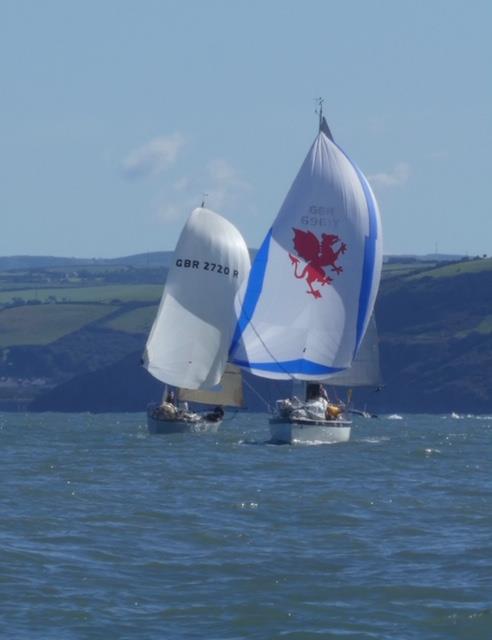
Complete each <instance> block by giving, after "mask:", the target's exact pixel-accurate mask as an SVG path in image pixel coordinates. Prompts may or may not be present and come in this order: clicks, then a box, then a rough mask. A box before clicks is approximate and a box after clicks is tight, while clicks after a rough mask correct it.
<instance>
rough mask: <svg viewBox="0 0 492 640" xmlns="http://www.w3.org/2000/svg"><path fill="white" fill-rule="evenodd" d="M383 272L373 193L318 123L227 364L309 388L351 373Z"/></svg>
mask: <svg viewBox="0 0 492 640" xmlns="http://www.w3.org/2000/svg"><path fill="white" fill-rule="evenodd" d="M381 265H382V238H381V223H380V218H379V211H378V206H377V203H376V200H375V197H374V194H373V193H372V190H371V188H370V186H369V183H368V182H367V179H366V178H365V176H364V175H363V174H362V172H361V171H360V170H359V169H358V167H357V166H356V165H355V164H354V163H353V162H352V161H351V160H350V159H349V158H348V156H347V155H346V154H345V152H344V151H343V150H342V149H341V148H340V147H339V146H338V145H337V144H336V143H335V142H334V141H333V139H332V137H331V133H330V131H329V129H328V127H327V125H326V122H325V121H324V119H322V121H321V126H320V131H319V133H318V135H317V137H316V139H315V141H314V143H313V145H312V147H311V149H310V150H309V153H308V155H307V157H306V159H305V160H304V163H303V165H302V166H301V169H300V171H299V173H298V175H297V177H296V178H295V180H294V182H293V184H292V186H291V188H290V191H289V192H288V194H287V197H286V198H285V201H284V203H283V205H282V207H281V209H280V211H279V213H278V215H277V217H276V219H275V220H274V222H273V226H272V228H271V229H270V231H269V232H268V234H267V236H266V238H265V240H264V242H263V244H262V246H261V248H260V250H259V251H258V254H257V256H256V258H255V261H254V263H253V266H252V268H251V272H250V276H249V279H248V281H247V282H245V283H244V284H243V285H242V287H241V288H240V290H239V292H238V295H237V297H236V313H237V316H238V322H237V325H236V330H235V333H234V337H233V341H232V345H231V361H232V362H235V363H236V364H237V365H239V366H240V367H242V368H245V369H247V370H249V371H251V372H252V373H254V374H255V375H258V376H264V377H267V378H276V379H298V380H307V381H309V380H320V379H325V378H327V377H328V376H330V375H331V374H333V373H336V372H338V371H341V370H343V369H346V368H347V367H350V365H351V363H352V360H353V359H354V357H355V355H356V353H357V350H358V348H359V346H360V344H361V342H362V338H363V337H364V334H365V332H366V329H367V326H368V323H369V318H370V317H371V314H372V311H373V307H374V301H375V298H376V293H377V290H378V286H379V280H380V274H381Z"/></svg>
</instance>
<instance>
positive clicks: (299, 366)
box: [233, 358, 346, 376]
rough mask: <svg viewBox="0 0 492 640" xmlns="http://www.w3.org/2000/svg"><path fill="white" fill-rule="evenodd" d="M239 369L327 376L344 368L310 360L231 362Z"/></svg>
mask: <svg viewBox="0 0 492 640" xmlns="http://www.w3.org/2000/svg"><path fill="white" fill-rule="evenodd" d="M233 362H234V364H237V365H238V366H239V367H246V368H248V369H257V370H258V371H270V372H272V373H285V374H289V375H295V374H296V375H302V374H305V375H313V376H314V375H329V374H331V373H338V372H339V371H344V369H345V368H346V367H327V366H326V365H323V364H319V363H318V362H312V361H311V360H303V359H302V358H301V359H298V360H286V361H284V362H248V361H247V360H233Z"/></svg>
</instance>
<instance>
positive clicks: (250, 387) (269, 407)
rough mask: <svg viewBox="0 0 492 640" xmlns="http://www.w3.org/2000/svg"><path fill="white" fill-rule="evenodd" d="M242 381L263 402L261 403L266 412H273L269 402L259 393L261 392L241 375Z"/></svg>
mask: <svg viewBox="0 0 492 640" xmlns="http://www.w3.org/2000/svg"><path fill="white" fill-rule="evenodd" d="M243 383H244V384H245V385H246V386H247V387H248V389H249V390H250V391H252V392H253V393H254V394H255V395H256V396H257V397H258V398H259V399H260V400H261V401H262V402H263V404H264V405H265V406H266V408H267V410H268V413H273V409H272V406H271V404H270V403H269V402H267V401H266V400H265V398H264V397H263V396H262V395H261V393H259V392H258V391H257V390H256V389H255V388H254V387H253V386H252V385H250V384H249V382H248V381H247V380H246V378H244V377H243Z"/></svg>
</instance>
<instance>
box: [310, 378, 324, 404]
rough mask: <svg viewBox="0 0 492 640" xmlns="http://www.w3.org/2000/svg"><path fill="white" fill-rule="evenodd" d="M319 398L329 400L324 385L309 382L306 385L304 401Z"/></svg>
mask: <svg viewBox="0 0 492 640" xmlns="http://www.w3.org/2000/svg"><path fill="white" fill-rule="evenodd" d="M320 399H323V400H326V402H329V398H328V394H327V393H326V389H325V388H324V386H323V385H322V384H318V383H317V382H316V383H313V382H310V383H309V384H308V385H306V402H309V401H310V400H320Z"/></svg>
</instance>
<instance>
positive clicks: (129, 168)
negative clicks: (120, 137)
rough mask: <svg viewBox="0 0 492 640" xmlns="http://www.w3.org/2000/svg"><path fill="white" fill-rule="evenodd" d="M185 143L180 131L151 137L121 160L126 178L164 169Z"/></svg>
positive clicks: (170, 163) (172, 161) (169, 165)
mask: <svg viewBox="0 0 492 640" xmlns="http://www.w3.org/2000/svg"><path fill="white" fill-rule="evenodd" d="M184 143H185V140H184V137H183V136H182V135H181V134H180V133H173V134H171V135H169V136H159V137H157V138H153V139H152V140H150V141H149V142H147V143H146V144H144V145H142V146H141V147H138V148H137V149H134V150H133V151H131V152H130V153H129V154H128V155H127V156H126V158H125V159H124V160H123V162H122V168H123V173H124V175H125V176H127V177H128V178H143V177H147V176H152V175H156V174H158V173H162V172H163V171H166V169H168V168H169V167H171V166H172V165H173V164H174V163H175V162H176V158H177V156H178V153H179V152H180V150H181V149H182V148H183V145H184Z"/></svg>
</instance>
